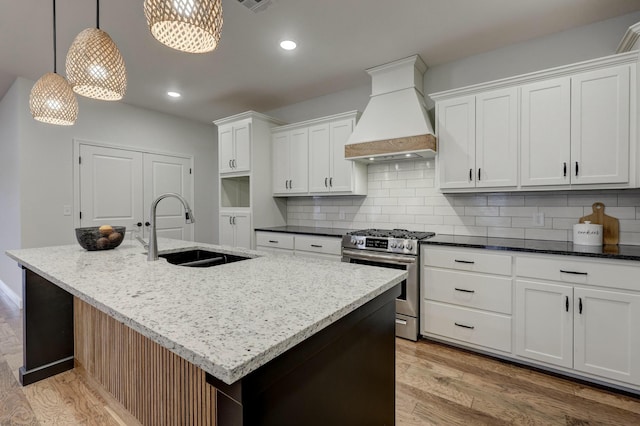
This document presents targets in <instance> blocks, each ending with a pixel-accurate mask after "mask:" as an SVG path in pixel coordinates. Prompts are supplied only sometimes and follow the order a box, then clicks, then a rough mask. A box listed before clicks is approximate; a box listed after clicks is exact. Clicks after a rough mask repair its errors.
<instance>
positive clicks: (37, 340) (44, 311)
mask: <svg viewBox="0 0 640 426" xmlns="http://www.w3.org/2000/svg"><path fill="white" fill-rule="evenodd" d="M22 290H23V295H24V315H23V326H24V327H23V328H24V331H23V342H24V345H23V346H24V348H23V352H24V358H23V361H24V365H23V366H22V367H21V368H20V383H21V384H22V385H23V386H25V385H29V384H31V383H35V382H37V381H39V380H42V379H46V378H47V377H51V376H54V375H56V374H58V373H62V372H63V371H66V370H71V369H72V368H73V366H74V361H73V349H74V347H73V296H72V295H71V294H70V293H68V292H66V291H65V290H63V289H61V288H60V287H58V286H57V285H55V284H53V283H51V282H50V281H48V280H46V279H45V278H43V277H41V276H40V275H38V274H36V273H34V272H32V271H30V270H29V269H24V268H23V270H22Z"/></svg>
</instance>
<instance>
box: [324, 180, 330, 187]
mask: <svg viewBox="0 0 640 426" xmlns="http://www.w3.org/2000/svg"><path fill="white" fill-rule="evenodd" d="M328 179H329V178H324V187H325V188H328V187H329V186H328V185H327V181H328Z"/></svg>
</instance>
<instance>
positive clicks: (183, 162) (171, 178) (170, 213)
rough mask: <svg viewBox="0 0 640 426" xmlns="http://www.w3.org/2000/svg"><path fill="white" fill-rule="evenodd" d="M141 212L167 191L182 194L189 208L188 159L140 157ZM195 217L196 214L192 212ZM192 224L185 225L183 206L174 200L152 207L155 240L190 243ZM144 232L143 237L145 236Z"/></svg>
mask: <svg viewBox="0 0 640 426" xmlns="http://www.w3.org/2000/svg"><path fill="white" fill-rule="evenodd" d="M143 169H144V211H145V212H148V211H149V209H150V207H151V203H152V202H153V200H155V199H156V198H157V197H158V196H159V195H162V194H165V193H167V192H173V193H175V194H179V195H182V196H183V197H184V198H185V199H186V200H187V202H188V203H189V205H190V206H193V197H192V196H191V176H192V175H191V173H190V171H191V160H190V159H188V158H184V157H174V156H169V155H158V154H146V153H145V154H144V155H143ZM194 214H195V215H196V216H197V212H194ZM193 227H194V224H191V223H189V224H188V223H185V217H184V207H183V206H182V203H181V202H180V201H178V200H177V199H175V198H166V199H164V200H162V201H161V202H160V203H158V206H157V207H156V229H157V231H156V232H157V235H158V237H165V238H175V239H178V240H187V241H193ZM147 236H148V235H147V233H146V230H145V237H147Z"/></svg>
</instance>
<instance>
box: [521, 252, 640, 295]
mask: <svg viewBox="0 0 640 426" xmlns="http://www.w3.org/2000/svg"><path fill="white" fill-rule="evenodd" d="M555 257H557V258H555ZM555 257H554V258H548V257H537V256H517V257H516V275H518V276H519V277H530V278H540V279H543V280H550V281H560V282H566V283H576V284H588V285H597V286H601V287H612V288H620V289H626V290H636V291H638V290H640V284H639V283H638V271H640V268H638V266H640V263H638V262H626V263H627V264H621V263H617V262H616V263H608V262H602V261H600V262H599V261H594V260H593V259H590V260H581V259H576V258H575V257H569V256H555Z"/></svg>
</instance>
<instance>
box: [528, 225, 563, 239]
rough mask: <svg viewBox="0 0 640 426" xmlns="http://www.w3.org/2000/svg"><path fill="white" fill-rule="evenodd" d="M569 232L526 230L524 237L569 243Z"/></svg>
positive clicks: (559, 230) (560, 230) (561, 230)
mask: <svg viewBox="0 0 640 426" xmlns="http://www.w3.org/2000/svg"><path fill="white" fill-rule="evenodd" d="M568 235H569V234H568V231H566V230H564V229H540V228H538V229H535V228H530V229H525V230H524V237H525V238H527V239H532V240H554V241H569V239H568Z"/></svg>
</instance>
